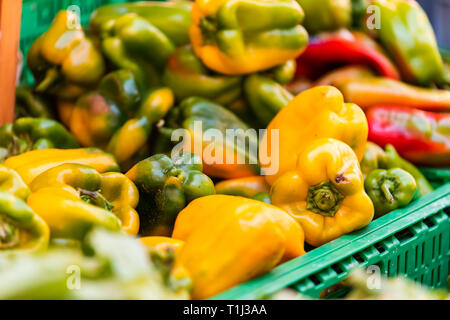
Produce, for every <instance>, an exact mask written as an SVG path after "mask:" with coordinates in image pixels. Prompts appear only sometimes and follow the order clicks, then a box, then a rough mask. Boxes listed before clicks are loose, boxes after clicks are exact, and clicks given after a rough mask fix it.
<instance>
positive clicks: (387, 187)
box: [380, 181, 395, 204]
mask: <svg viewBox="0 0 450 320" xmlns="http://www.w3.org/2000/svg"><path fill="white" fill-rule="evenodd" d="M390 186H391V184H390V183H389V182H388V181H385V182H383V183H382V184H381V187H380V189H381V192H383V195H384V197H385V199H386V200H387V201H388V202H389V203H390V204H392V203H394V201H395V199H394V196H393V195H392V193H391V190H390Z"/></svg>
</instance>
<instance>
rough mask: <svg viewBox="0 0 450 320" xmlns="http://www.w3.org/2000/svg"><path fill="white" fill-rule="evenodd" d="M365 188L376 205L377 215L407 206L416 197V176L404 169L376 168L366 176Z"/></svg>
mask: <svg viewBox="0 0 450 320" xmlns="http://www.w3.org/2000/svg"><path fill="white" fill-rule="evenodd" d="M364 188H365V189H366V192H367V194H368V195H369V197H370V199H372V202H373V205H374V207H375V216H376V217H381V216H383V215H385V214H386V213H388V212H391V211H394V210H396V209H398V208H403V207H405V206H407V205H408V204H409V203H410V202H411V201H412V200H413V198H414V195H415V193H416V189H417V185H416V180H415V179H414V177H413V176H412V175H411V174H409V173H408V172H406V171H405V170H403V169H399V168H397V169H390V170H380V169H377V170H374V171H372V172H371V173H370V174H369V175H368V176H367V178H366V180H365V182H364Z"/></svg>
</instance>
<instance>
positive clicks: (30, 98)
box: [15, 87, 54, 119]
mask: <svg viewBox="0 0 450 320" xmlns="http://www.w3.org/2000/svg"><path fill="white" fill-rule="evenodd" d="M15 112H16V119H18V118H23V117H32V118H47V119H52V118H54V112H53V111H52V110H51V109H50V108H49V106H48V103H47V101H46V100H45V99H44V98H43V97H41V96H40V95H38V94H35V93H34V92H32V90H31V89H30V88H24V87H17V89H16V107H15Z"/></svg>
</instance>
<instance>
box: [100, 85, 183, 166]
mask: <svg viewBox="0 0 450 320" xmlns="http://www.w3.org/2000/svg"><path fill="white" fill-rule="evenodd" d="M174 103H175V97H174V94H173V92H172V90H171V89H169V88H168V87H160V88H154V89H152V90H149V91H148V92H147V93H146V95H144V96H143V99H142V102H141V104H140V106H139V110H138V112H137V113H136V114H135V117H133V118H132V119H130V120H128V121H127V122H125V124H124V125H123V126H122V127H121V128H120V129H119V130H118V131H116V133H115V134H114V135H113V136H112V138H111V140H110V141H109V143H108V146H107V148H106V150H107V151H108V152H110V153H111V154H113V155H114V157H115V158H116V159H117V161H118V162H119V163H120V164H121V165H123V164H124V163H126V162H127V161H130V160H132V159H133V158H134V157H136V156H137V157H139V156H140V155H139V152H140V151H142V150H145V146H146V144H147V142H148V140H149V138H150V134H151V132H152V129H153V126H154V125H155V124H156V123H158V122H159V121H160V120H162V119H163V118H164V117H165V116H166V115H167V113H168V112H169V111H170V110H171V109H172V107H173V106H174Z"/></svg>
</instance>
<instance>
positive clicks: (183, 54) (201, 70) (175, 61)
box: [163, 46, 242, 105]
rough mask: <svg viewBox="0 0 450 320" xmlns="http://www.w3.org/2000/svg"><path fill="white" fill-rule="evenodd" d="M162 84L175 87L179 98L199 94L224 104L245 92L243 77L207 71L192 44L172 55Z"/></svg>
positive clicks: (176, 95)
mask: <svg viewBox="0 0 450 320" xmlns="http://www.w3.org/2000/svg"><path fill="white" fill-rule="evenodd" d="M163 83H164V84H165V85H167V86H168V87H170V88H172V90H173V92H174V94H175V97H176V99H177V100H178V101H182V100H183V99H185V98H188V97H193V96H198V97H202V98H206V99H211V100H212V101H214V102H217V103H219V104H222V105H229V104H231V103H233V102H234V101H236V100H237V99H238V98H239V97H240V95H241V92H242V89H241V87H242V78H241V77H239V76H225V75H220V74H217V73H214V72H211V71H210V70H208V69H207V68H206V67H205V66H204V65H203V63H202V62H201V61H200V59H199V58H197V56H196V55H195V54H194V51H193V50H192V47H191V46H184V47H180V48H178V49H177V51H175V53H174V54H173V55H172V56H171V57H170V59H169V62H168V64H167V67H166V70H165V72H164V76H163Z"/></svg>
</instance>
